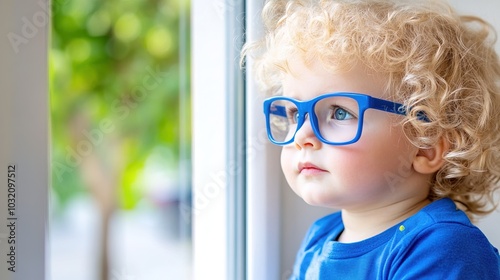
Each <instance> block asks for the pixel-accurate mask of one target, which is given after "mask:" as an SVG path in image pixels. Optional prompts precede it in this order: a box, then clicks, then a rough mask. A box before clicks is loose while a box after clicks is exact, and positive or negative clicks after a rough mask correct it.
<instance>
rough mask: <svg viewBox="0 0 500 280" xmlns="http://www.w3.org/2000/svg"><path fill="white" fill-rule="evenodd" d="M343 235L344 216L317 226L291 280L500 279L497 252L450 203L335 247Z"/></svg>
mask: <svg viewBox="0 0 500 280" xmlns="http://www.w3.org/2000/svg"><path fill="white" fill-rule="evenodd" d="M343 229H344V225H343V223H342V218H341V215H340V213H334V214H331V215H328V216H326V217H323V218H321V219H319V220H318V221H316V222H315V223H314V224H313V225H312V226H311V228H310V229H309V231H308V233H307V235H306V237H305V238H304V240H303V242H302V245H301V247H300V249H299V252H298V254H297V258H296V262H295V265H294V269H293V275H292V276H291V278H290V279H293V280H295V279H311V280H312V279H315V280H317V279H322V280H324V279H356V280H360V279H370V280H372V279H398V280H399V279H467V280H470V279H481V280H489V279H495V280H498V279H500V256H499V253H498V250H497V249H496V248H494V247H493V246H492V245H491V243H490V242H489V241H488V239H487V238H486V236H485V235H484V234H483V233H482V232H481V231H480V230H479V229H478V228H477V227H475V226H474V225H473V224H472V223H471V222H470V220H469V219H468V217H467V216H466V215H465V213H464V212H463V211H461V210H458V209H457V208H456V206H455V203H454V202H453V201H452V200H450V199H447V198H445V199H440V200H437V201H434V202H432V203H431V204H429V205H427V206H426V207H424V208H422V209H421V210H420V211H419V212H418V213H416V214H415V215H413V216H412V217H410V218H408V219H407V220H405V221H403V222H401V223H399V224H397V225H395V226H393V227H392V228H390V229H388V230H386V231H384V232H382V233H380V234H378V235H376V236H373V237H371V238H368V239H366V240H363V241H360V242H355V243H340V242H337V241H335V240H336V239H337V237H338V236H339V235H340V233H341V232H342V231H343Z"/></svg>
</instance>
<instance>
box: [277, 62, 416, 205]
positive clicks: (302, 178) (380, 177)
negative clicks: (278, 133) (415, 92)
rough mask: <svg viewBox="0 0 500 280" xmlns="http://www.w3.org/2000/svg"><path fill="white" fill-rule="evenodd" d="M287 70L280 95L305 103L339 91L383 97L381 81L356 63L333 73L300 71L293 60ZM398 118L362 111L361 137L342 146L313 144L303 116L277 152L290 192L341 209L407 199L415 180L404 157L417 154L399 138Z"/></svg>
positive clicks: (302, 68)
mask: <svg viewBox="0 0 500 280" xmlns="http://www.w3.org/2000/svg"><path fill="white" fill-rule="evenodd" d="M290 68H291V71H292V73H293V74H286V75H285V77H284V80H283V95H285V96H288V97H292V98H295V99H298V100H309V99H311V98H314V97H316V96H318V95H321V94H324V93H330V92H342V91H343V92H357V93H364V94H368V95H371V96H373V97H378V98H386V99H387V96H383V93H384V83H385V82H386V81H387V80H386V77H385V76H383V75H380V74H377V73H374V72H369V71H368V70H367V69H365V68H363V67H362V66H360V65H358V66H355V67H354V68H353V69H352V70H350V71H349V72H345V73H335V74H332V73H331V72H328V71H327V70H326V69H324V68H322V67H321V65H320V64H314V65H312V66H311V67H306V66H304V64H302V62H300V60H294V62H292V64H291V65H290ZM400 118H401V116H398V115H395V114H390V113H387V112H383V111H378V110H371V109H369V110H367V111H366V112H365V119H364V123H363V133H362V135H361V138H360V139H359V140H358V141H357V142H356V143H354V144H350V145H345V146H331V145H327V144H324V143H322V142H321V141H319V140H318V139H317V138H316V136H315V134H314V132H313V130H312V128H311V124H310V121H309V118H307V120H306V122H305V123H304V125H303V126H302V127H301V128H300V129H299V130H298V131H297V133H296V135H295V142H294V143H292V144H289V145H286V146H284V147H283V150H282V154H281V165H282V168H283V172H284V174H285V177H286V179H287V181H288V183H289V184H290V186H291V188H292V189H293V191H294V192H295V193H297V195H299V196H300V197H302V199H304V200H305V201H306V202H307V203H309V204H312V205H318V206H326V207H331V208H342V209H348V208H352V209H360V208H365V207H378V206H381V205H383V204H386V203H393V202H395V201H397V200H399V199H401V198H403V197H407V196H411V195H412V194H411V192H412V190H414V189H415V188H409V186H411V185H416V181H415V180H413V177H414V175H415V172H414V171H413V169H412V168H411V164H410V162H411V161H410V159H412V158H413V157H414V156H415V155H416V153H417V151H418V150H417V148H416V147H414V146H413V145H411V144H410V142H409V141H408V140H407V138H406V137H405V136H404V134H403V130H402V127H401V125H400V124H399V123H398V121H400V120H401V119H400ZM395 178H397V179H395ZM400 189H406V190H407V191H399V190H400ZM396 190H398V191H396Z"/></svg>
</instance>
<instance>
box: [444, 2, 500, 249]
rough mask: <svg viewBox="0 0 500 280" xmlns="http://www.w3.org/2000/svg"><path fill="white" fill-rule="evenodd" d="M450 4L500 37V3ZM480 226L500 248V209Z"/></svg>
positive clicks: (481, 221)
mask: <svg viewBox="0 0 500 280" xmlns="http://www.w3.org/2000/svg"><path fill="white" fill-rule="evenodd" d="M450 2H451V3H452V4H453V5H454V6H455V7H456V8H457V9H458V10H459V11H460V12H461V13H463V14H472V15H477V16H480V17H482V18H483V19H485V20H487V21H488V22H489V23H491V24H492V25H493V26H494V27H495V29H496V30H497V33H498V34H499V35H500V17H499V16H498V13H499V12H500V1H498V0H482V1H472V0H468V1H464V0H451V1H450ZM496 50H497V52H498V53H500V42H497V44H496ZM497 193H498V196H497V197H498V198H499V199H500V191H499V192H497ZM478 226H479V227H480V228H481V229H482V230H483V232H484V233H485V234H486V236H487V237H488V238H489V239H490V241H491V243H492V244H493V245H495V247H497V248H500V209H498V210H497V211H496V212H494V213H492V214H491V215H489V216H487V217H485V218H484V219H481V220H480V221H479V223H478Z"/></svg>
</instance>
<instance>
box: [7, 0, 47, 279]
mask: <svg viewBox="0 0 500 280" xmlns="http://www.w3.org/2000/svg"><path fill="white" fill-rule="evenodd" d="M47 3H48V1H47V0H37V1H1V2H0V18H2V24H1V25H0V38H1V40H0V49H1V50H2V51H1V52H0V88H1V92H0V279H3V280H10V279H16V280H21V279H44V276H45V275H46V272H45V262H44V258H45V230H46V224H47V188H48V180H49V167H48V163H49V159H48V150H49V145H48V121H49V114H48V100H49V98H48V77H47V53H48V50H47V47H48V43H47V40H48V32H47V30H48V27H49V26H50V14H49V12H48V11H49V10H50V8H48V7H47ZM10 165H15V178H14V177H10V178H11V179H15V181H10V183H13V184H14V185H11V186H10V187H11V188H10V190H9V193H10V194H13V193H15V205H14V204H11V206H15V209H14V210H13V212H12V214H13V215H12V214H11V213H10V212H8V211H7V207H8V205H7V204H8V202H11V203H12V202H14V201H8V200H7V199H8V198H14V196H10V197H8V196H7V195H8V194H7V190H8V179H7V174H9V175H12V174H14V172H12V173H8V166H10ZM9 218H11V219H9ZM13 218H15V219H13ZM10 223H15V227H12V228H7V225H8V224H10ZM13 240H15V244H14V243H13V242H12V241H13ZM9 241H10V243H9ZM11 246H15V248H13V247H12V248H11ZM11 251H12V252H14V253H15V270H16V272H15V273H13V272H11V271H9V270H8V268H9V267H13V264H14V263H10V264H9V263H7V261H10V260H11V256H7V255H8V254H11Z"/></svg>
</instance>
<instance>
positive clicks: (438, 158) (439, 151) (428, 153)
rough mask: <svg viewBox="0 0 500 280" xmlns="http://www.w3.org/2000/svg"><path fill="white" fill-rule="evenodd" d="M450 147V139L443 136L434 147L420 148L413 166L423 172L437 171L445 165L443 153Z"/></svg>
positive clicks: (431, 172)
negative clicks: (447, 139)
mask: <svg viewBox="0 0 500 280" xmlns="http://www.w3.org/2000/svg"><path fill="white" fill-rule="evenodd" d="M448 148H449V143H448V141H446V140H445V139H443V138H441V139H440V140H439V141H438V142H437V143H436V145H434V146H433V147H431V148H427V149H419V150H418V152H417V155H416V156H415V158H414V159H413V168H414V169H415V171H417V172H418V173H421V174H433V173H435V172H436V171H438V170H439V169H440V168H441V167H442V166H443V164H444V159H443V155H444V153H445V152H446V151H447V150H448Z"/></svg>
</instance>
